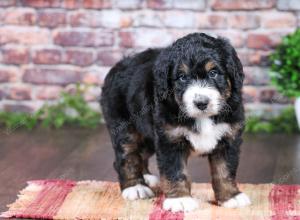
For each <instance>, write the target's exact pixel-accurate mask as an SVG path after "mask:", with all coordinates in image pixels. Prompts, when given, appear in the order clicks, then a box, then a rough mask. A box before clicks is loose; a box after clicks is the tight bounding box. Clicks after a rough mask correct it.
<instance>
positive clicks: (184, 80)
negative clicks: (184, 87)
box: [178, 74, 188, 82]
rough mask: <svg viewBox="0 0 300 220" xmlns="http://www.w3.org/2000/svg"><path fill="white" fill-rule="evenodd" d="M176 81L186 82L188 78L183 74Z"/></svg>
mask: <svg viewBox="0 0 300 220" xmlns="http://www.w3.org/2000/svg"><path fill="white" fill-rule="evenodd" d="M178 79H179V80H180V81H181V82H186V81H187V80H188V77H187V75H185V74H182V75H180V76H179V77H178Z"/></svg>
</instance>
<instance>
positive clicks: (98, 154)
mask: <svg viewBox="0 0 300 220" xmlns="http://www.w3.org/2000/svg"><path fill="white" fill-rule="evenodd" d="M244 140H245V142H244V144H243V146H242V154H241V160H240V168H239V172H238V181H240V182H243V183H246V182H247V183H271V182H274V183H282V184H285V183H286V184H300V136H296V135H290V136H288V135H247V136H245V138H244ZM113 160H114V159H113V152H112V148H111V144H110V139H109V137H108V134H107V131H106V129H105V128H104V127H100V128H98V129H96V130H78V129H65V130H56V131H49V130H35V131H31V132H26V131H9V132H6V131H3V130H2V131H0V180H1V182H0V211H3V210H5V209H6V208H5V205H6V204H8V203H11V202H13V201H14V200H15V198H16V194H17V193H18V191H19V190H20V189H22V188H23V187H24V186H25V185H26V181H28V180H34V179H46V178H47V179H49V178H60V179H73V180H87V179H95V180H113V181H115V180H116V174H115V172H114V170H113V168H112V163H113ZM150 168H151V169H152V171H153V172H154V173H157V169H156V167H155V159H154V158H153V159H152V162H151V165H150ZM189 170H190V174H191V176H192V179H193V181H195V182H209V181H210V177H209V170H208V163H207V159H206V158H192V159H191V160H190V162H189Z"/></svg>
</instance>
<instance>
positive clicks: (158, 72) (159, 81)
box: [153, 48, 173, 100]
mask: <svg viewBox="0 0 300 220" xmlns="http://www.w3.org/2000/svg"><path fill="white" fill-rule="evenodd" d="M172 65H173V61H172V57H171V52H170V50H169V49H168V48H167V49H164V50H163V51H162V52H161V53H160V54H159V55H158V57H157V60H156V62H155V64H154V67H153V74H154V85H155V88H156V94H157V96H158V97H156V98H158V99H160V100H165V99H167V97H168V95H169V94H170V93H171V91H170V90H171V82H170V81H171V80H170V76H171V71H172V69H173V68H172Z"/></svg>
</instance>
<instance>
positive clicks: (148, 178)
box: [143, 174, 159, 187]
mask: <svg viewBox="0 0 300 220" xmlns="http://www.w3.org/2000/svg"><path fill="white" fill-rule="evenodd" d="M143 176H144V179H145V182H146V183H147V185H148V186H150V187H157V186H158V185H159V178H158V177H157V176H155V175H151V174H144V175H143Z"/></svg>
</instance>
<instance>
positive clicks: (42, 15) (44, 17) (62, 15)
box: [38, 11, 66, 28]
mask: <svg viewBox="0 0 300 220" xmlns="http://www.w3.org/2000/svg"><path fill="white" fill-rule="evenodd" d="M38 24H39V25H40V26H42V27H50V28H53V27H58V26H63V25H65V24H66V12H63V11H41V12H39V13H38Z"/></svg>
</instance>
